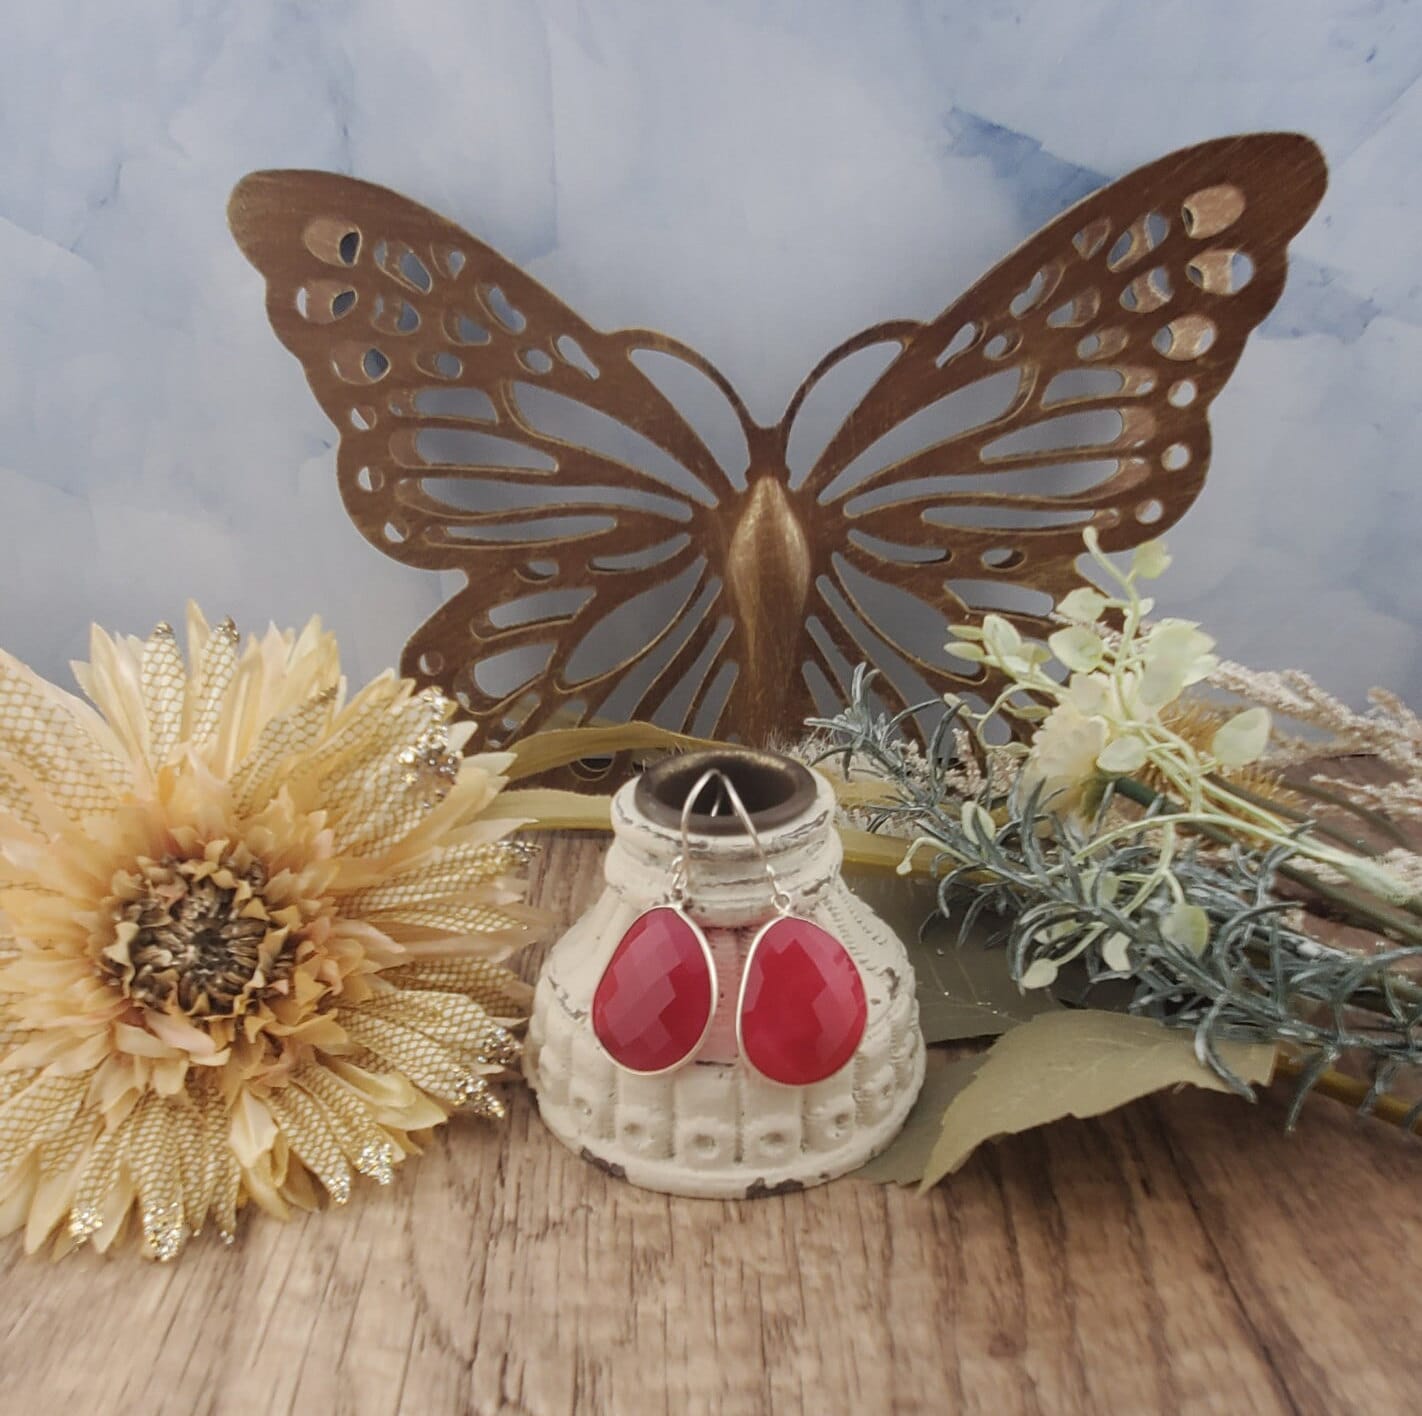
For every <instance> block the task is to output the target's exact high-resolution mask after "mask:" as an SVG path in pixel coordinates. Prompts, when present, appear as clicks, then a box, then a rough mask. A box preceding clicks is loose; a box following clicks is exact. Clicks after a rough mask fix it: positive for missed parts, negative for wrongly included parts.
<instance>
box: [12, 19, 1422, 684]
mask: <svg viewBox="0 0 1422 1416" xmlns="http://www.w3.org/2000/svg"><path fill="white" fill-rule="evenodd" d="M1419 76H1422V6H1418V5H1416V4H1409V3H1407V0H1357V3H1341V0H1331V3H1330V0H1272V3H1263V4H1253V5H1241V4H1239V3H1238V0H1154V3H1151V4H1140V3H1134V2H1133V3H1127V0H1037V3H1027V0H978V3H973V4H964V3H958V0H918V2H917V3H915V0H875V3H873V4H868V3H859V4H856V3H851V0H814V3H811V0H799V2H798V3H790V2H789V0H782V2H781V3H776V0H719V3H706V0H677V3H675V4H670V3H666V2H665V0H583V3H580V4H573V3H567V4H562V3H556V0H542V2H541V3H534V0H507V2H506V3H488V2H487V0H444V2H443V3H441V0H400V3H399V4H398V5H396V4H389V3H383V0H345V2H344V3H340V4H328V5H319V6H318V5H313V6H309V7H304V6H301V5H298V4H292V3H289V0H288V2H287V3H278V0H129V3H126V4H124V5H104V4H101V3H98V0H89V3H80V2H79V0H51V3H48V4H45V5H26V6H16V7H11V9H10V12H9V13H8V14H7V17H6V36H5V43H4V45H3V46H0V643H3V644H4V645H5V646H6V647H8V648H10V649H11V650H13V651H15V652H16V653H18V654H20V655H21V656H23V657H25V658H27V659H29V660H30V661H31V662H33V663H34V664H35V665H36V666H37V667H39V668H41V669H42V670H44V671H46V672H48V673H51V674H56V675H59V676H60V677H61V678H63V679H65V680H66V681H67V678H68V674H67V670H66V669H65V667H64V665H65V663H66V661H67V660H68V659H70V658H71V657H73V656H75V655H76V654H78V653H80V652H81V651H82V650H83V647H84V640H85V628H86V625H87V623H88V622H89V620H90V619H91V618H99V619H100V620H102V621H103V622H104V623H106V624H109V625H112V626H115V627H117V628H121V629H124V630H127V631H134V632H137V631H144V630H146V629H147V628H148V627H149V626H150V625H151V624H152V623H153V622H155V621H156V620H158V619H162V618H168V619H175V620H176V619H177V617H178V616H179V615H180V614H181V611H182V606H183V602H184V600H185V599H186V598H187V597H188V596H190V595H194V596H197V597H198V598H199V599H200V600H201V602H202V603H203V604H204V605H205V606H206V607H208V608H209V610H210V611H212V612H231V613H232V614H234V615H235V616H236V617H237V618H238V620H239V623H241V624H243V625H244V626H246V627H251V628H258V627H260V626H261V625H262V624H264V623H265V622H266V621H267V620H268V619H269V618H274V619H276V620H277V621H278V622H282V623H291V622H295V621H299V620H301V619H303V618H304V617H305V616H307V615H308V614H310V613H312V612H315V611H319V612H321V613H322V614H323V615H324V616H325V618H326V619H327V621H328V622H329V623H330V624H331V625H333V626H334V627H335V628H336V629H337V630H338V631H339V633H340V635H341V637H342V641H343V643H344V646H345V650H346V656H347V660H348V664H349V667H350V670H351V672H352V673H353V674H354V675H356V676H362V677H363V676H365V675H367V674H369V673H372V672H374V671H375V670H377V669H378V668H380V667H382V666H383V665H385V664H388V663H391V662H393V661H394V660H395V659H396V658H397V656H398V653H399V649H400V646H401V644H402V642H403V640H404V638H405V637H406V635H407V634H408V633H409V632H410V631H411V630H412V629H413V628H414V627H415V625H416V624H418V623H419V622H420V621H421V620H422V619H424V618H425V616H426V615H427V614H429V613H430V612H431V611H432V610H433V609H434V608H435V606H436V605H437V604H438V603H439V602H440V600H441V598H442V591H441V587H440V585H439V583H438V580H437V578H436V577H435V576H432V575H427V574H423V573H421V572H418V571H415V570H409V569H405V568H402V567H400V566H397V565H395V564H394V563H393V562H391V561H388V560H386V559H385V558H384V557H382V556H381V555H380V554H379V553H377V552H376V551H375V550H374V549H372V548H371V547H370V546H368V545H367V544H366V543H365V542H364V541H363V540H362V539H361V538H360V536H359V535H358V534H357V533H356V531H355V530H354V528H353V527H352V526H351V525H350V523H349V522H348V521H347V519H346V516H345V514H344V512H343V510H342V507H341V505H340V501H339V498H338V496H337V492H336V488H335V482H334V475H333V466H334V453H333V449H332V437H333V432H332V429H331V427H330V425H329V424H328V423H327V421H326V419H325V418H324V416H323V415H322V414H321V412H320V411H319V409H318V408H317V406H316V404H315V402H314V401H313V399H312V398H311V395H310V393H309V392H308V390H307V387H306V384H305V381H304V379H303V378H302V376H301V373H300V371H299V369H298V367H297V365H296V363H295V362H294V361H293V360H292V359H291V358H290V356H289V355H287V353H286V352H285V351H284V350H283V349H282V348H281V347H280V346H279V345H278V344H277V342H276V340H275V338H274V337H273V336H272V334H271V333H270V331H269V329H268V327H267V324H266V319H265V315H264V313H263V301H262V291H261V288H260V283H259V279H258V277H257V275H256V274H255V272H253V271H252V270H251V269H250V268H249V267H248V266H247V264H246V263H245V261H244V260H243V259H242V257H241V256H240V255H239V253H238V252H237V250H236V248H235V247H234V246H233V244H232V242H231V240H230V239H229V237H228V235H227V232H226V228H225V224H224V207H225V203H226V198H227V194H228V191H229V189H230V188H231V186H232V184H233V183H234V182H235V181H236V179H237V178H238V177H239V176H241V175H242V174H243V173H244V172H246V171H248V170H249V169H252V168H257V167H267V166H314V167H327V168H332V169H337V170H340V171H344V172H351V173H356V174H358V175H361V176H363V177H367V178H370V179H372V180H374V181H378V182H383V183H386V184H388V185H391V186H394V187H397V188H399V189H401V190H403V191H405V192H407V193H409V194H410V195H411V196H413V197H415V198H417V199H419V200H421V201H424V202H425V203H427V204H429V205H432V206H435V207H437V208H439V209H440V210H442V211H444V212H446V213H447V214H448V215H450V216H451V217H453V218H454V219H456V220H458V221H460V222H461V223H463V224H464V225H466V226H467V227H469V228H470V229H471V230H472V231H474V232H475V233H477V234H479V235H481V236H483V237H484V238H485V239H487V240H489V241H491V242H492V243H493V244H495V245H497V246H499V247H501V248H502V249H503V250H504V251H505V252H506V253H507V254H509V255H510V256H512V257H514V258H515V259H518V260H520V261H522V262H524V263H526V264H527V265H528V266H529V268H530V269H531V270H532V271H533V272H534V273H535V274H536V275H538V276H539V277H540V278H541V279H543V280H544V281H545V282H546V283H548V284H549V285H550V286H551V287H552V288H553V289H554V290H555V291H556V292H558V293H559V294H561V295H562V296H564V297H565V298H566V299H567V300H569V301H570V302H571V303H572V304H573V305H574V306H575V308H577V309H579V310H580V311H581V312H582V313H583V314H585V315H586V316H587V317H588V318H590V319H591V320H592V321H593V322H594V323H597V324H601V325H604V326H629V325H649V326H653V327H660V328H665V329H667V330H669V331H670V332H672V333H675V334H677V335H678V336H680V337H682V338H684V339H686V340H687V341H689V342H690V343H692V344H693V345H695V346H696V347H698V348H700V349H701V350H703V351H704V352H705V353H706V354H707V355H708V356H709V357H711V358H712V359H713V360H714V361H715V362H716V363H718V364H719V365H720V366H721V367H722V368H723V369H724V370H725V371H726V373H727V374H728V375H729V376H730V377H731V378H732V380H733V381H734V382H735V383H736V384H737V385H738V386H739V387H740V388H742V389H743V390H746V391H747V393H748V394H749V396H750V397H749V401H750V403H751V407H752V411H753V412H755V413H757V414H759V415H762V416H767V417H768V416H770V415H771V414H772V413H774V412H776V411H778V410H779V408H780V407H782V406H783V404H784V402H785V400H786V398H787V397H788V395H789V394H790V393H791V392H792V391H793V389H794V387H795V385H796V384H797V382H798V381H799V378H800V377H801V375H802V374H803V373H804V372H805V371H806V370H807V369H808V368H809V367H810V366H811V365H812V364H813V363H814V361H815V360H816V359H817V358H818V357H819V356H820V355H821V354H822V353H823V352H824V351H825V350H827V349H828V348H830V347H831V346H832V345H834V344H836V343H837V342H838V341H839V340H841V339H842V338H843V337H845V336H846V335H848V334H850V333H852V332H853V331H855V330H856V329H859V328H861V327H862V326H865V325H867V324H870V323H873V322H875V321H876V320H878V319H881V318H887V317H891V316H900V315H910V316H915V317H923V316H926V315H928V314H930V313H932V312H935V311H937V310H938V309H939V308H940V307H941V306H942V305H943V304H944V303H946V301H947V299H948V298H949V297H951V296H952V295H954V294H956V293H957V292H958V291H959V290H961V289H962V288H963V287H965V286H966V285H967V284H969V283H970V282H971V281H972V280H973V279H974V278H976V276H977V275H978V274H980V273H981V272H982V271H983V270H984V269H985V268H986V267H987V266H988V265H989V264H990V263H991V262H992V261H993V260H994V259H996V258H997V257H998V256H1000V255H1001V254H1003V253H1004V252H1005V251H1006V250H1007V249H1008V248H1009V247H1010V246H1011V245H1012V244H1014V243H1016V242H1017V241H1018V240H1019V239H1020V238H1021V237H1022V236H1024V235H1025V234H1027V233H1028V232H1029V231H1030V230H1032V229H1033V228H1034V227H1035V226H1037V225H1038V224H1039V223H1041V222H1042V221H1043V220H1045V219H1046V218H1048V217H1050V216H1051V215H1053V214H1054V213H1055V212H1057V211H1058V210H1060V209H1061V208H1062V207H1063V206H1065V205H1066V204H1068V203H1069V202H1070V201H1072V200H1074V199H1075V198H1076V197H1078V196H1080V195H1082V194H1083V193H1084V192H1086V191H1087V190H1089V189H1091V188H1092V187H1094V186H1095V185H1097V184H1099V183H1100V182H1102V181H1105V180H1107V179H1109V178H1111V177H1113V176H1115V175H1117V174H1119V173H1122V172H1124V171H1126V170H1127V169H1129V168H1131V167H1133V166H1136V165H1137V164H1139V163H1141V162H1144V161H1147V160H1149V159H1150V158H1152V157H1155V156H1157V155H1159V154H1160V153H1162V152H1164V151H1166V150H1168V149H1170V148H1174V147H1178V146H1181V145H1183V144H1186V143H1189V142H1192V141H1195V140H1198V139H1200V138H1203V137H1207V136H1212V135H1216V134H1221V133H1228V132H1235V131H1242V130H1248V129H1259V128H1293V129H1299V130H1302V131H1305V132H1308V133H1310V134H1312V135H1313V136H1314V137H1315V138H1317V139H1318V141H1319V142H1320V143H1321V145H1322V146H1323V148H1324V150H1325V152H1326V153H1327V156H1328V159H1329V161H1330V163H1331V166H1332V186H1331V189H1330V192H1329V195H1328V197H1327V198H1326V200H1325V202H1324V205H1323V207H1322V209H1321V210H1320V212H1319V214H1318V215H1317V216H1316V218H1315V219H1314V221H1313V222H1312V224H1311V225H1310V226H1309V227H1308V228H1307V229H1306V230H1305V231H1304V233H1303V235H1302V237H1301V238H1300V239H1299V241H1298V242H1297V243H1296V245H1295V247H1294V250H1295V253H1296V261H1295V265H1294V270H1293V274H1292V276H1291V280H1290V285H1289V289H1288V291H1287V293H1286V294H1285V297H1284V300H1283V302H1282V303H1281V305H1280V306H1279V308H1278V309H1277V310H1276V311H1275V312H1274V314H1273V316H1272V317H1271V319H1270V320H1269V322H1268V324H1267V325H1266V326H1265V327H1264V329H1263V331H1262V332H1261V333H1260V334H1259V335H1256V337H1255V338H1254V340H1253V341H1252V342H1251V345H1250V347H1249V349H1248V350H1247V352H1246V354H1245V357H1244V360H1243V363H1242V364H1241V366H1240V369H1239V371H1238V373H1237V374H1236V376H1235V378H1234V380H1233V382H1232V384H1231V385H1230V387H1229V388H1228V389H1227V390H1226V392H1225V393H1224V394H1223V395H1222V396H1221V398H1220V399H1219V401H1218V402H1217V404H1216V405H1215V417H1214V423H1215V461H1214V467H1213V470H1212V473H1211V477H1210V485H1209V486H1207V488H1206V491H1205V493H1204V495H1203V497H1202V498H1201V500H1200V501H1199V502H1198V503H1197V504H1196V506H1195V507H1194V509H1193V510H1192V511H1191V512H1190V513H1189V515H1188V516H1187V517H1186V519H1185V521H1184V522H1183V523H1182V524H1181V526H1180V527H1178V528H1177V529H1176V530H1175V532H1174V533H1173V534H1172V537H1171V539H1172V542H1173V545H1174V547H1175V549H1176V550H1177V552H1178V559H1177V565H1176V568H1175V569H1174V570H1173V571H1172V572H1171V575H1170V577H1169V578H1168V579H1167V580H1166V581H1165V582H1163V584H1162V587H1161V603H1162V609H1164V610H1166V611H1168V612H1171V613H1176V614H1188V615H1191V616H1194V617H1198V618H1202V619H1205V620H1206V621H1208V622H1209V623H1210V625H1211V626H1212V627H1213V628H1214V629H1215V630H1216V632H1217V633H1218V634H1219V636H1220V638H1221V640H1222V642H1223V647H1224V649H1225V650H1226V651H1227V652H1229V653H1230V654H1232V655H1234V656H1237V657H1241V658H1244V659H1246V660H1248V661H1250V662H1253V663H1255V664H1258V665H1260V666H1266V665H1278V664H1292V665H1298V666H1300V667H1304V668H1306V669H1309V670H1310V671H1313V672H1315V673H1316V674H1317V675H1318V676H1319V677H1320V678H1321V679H1322V680H1323V681H1325V682H1326V683H1327V684H1329V685H1331V686H1332V687H1334V688H1335V689H1337V690H1339V691H1340V692H1343V693H1345V694H1346V695H1347V696H1349V697H1350V698H1353V699H1358V698H1360V697H1361V695H1362V693H1363V692H1364V690H1365V689H1366V687H1367V685H1368V684H1369V683H1371V682H1373V681H1377V680H1381V681H1384V682H1387V683H1390V684H1391V685H1393V686H1395V687H1397V688H1399V689H1401V690H1402V691H1404V692H1406V693H1408V694H1409V695H1411V696H1412V698H1413V699H1414V700H1416V699H1417V698H1419V697H1422V657H1419V635H1418V627H1419V622H1422V575H1419V574H1418V571H1417V565H1416V560H1415V556H1416V549H1417V542H1418V533H1419V530H1422V491H1419V487H1422V478H1419V475H1418V455H1417V444H1418V431H1419V430H1418V413H1417V409H1418V406H1419V398H1418V394H1419V390H1422V281H1419V278H1418V274H1417V272H1418V270H1419V263H1418V261H1419V253H1422V192H1420V191H1419V178H1418V171H1419V158H1422V85H1419V84H1418V82H1417V81H1418V78H1419Z"/></svg>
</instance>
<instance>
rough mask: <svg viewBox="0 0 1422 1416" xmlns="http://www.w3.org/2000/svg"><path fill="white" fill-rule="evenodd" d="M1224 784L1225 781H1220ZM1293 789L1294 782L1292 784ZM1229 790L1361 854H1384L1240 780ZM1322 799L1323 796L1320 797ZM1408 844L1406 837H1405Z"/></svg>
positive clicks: (1340, 800)
mask: <svg viewBox="0 0 1422 1416" xmlns="http://www.w3.org/2000/svg"><path fill="white" fill-rule="evenodd" d="M1220 785H1221V786H1223V785H1224V784H1223V783H1220ZM1290 789H1291V790H1292V784H1290ZM1229 790H1230V791H1231V792H1232V793H1233V794H1234V795H1235V796H1237V797H1239V798H1240V799H1241V800H1243V801H1247V802H1250V803H1252V804H1253V805H1254V806H1259V807H1264V808H1265V809H1267V810H1269V811H1273V812H1275V813H1277V814H1278V815H1279V816H1283V817H1287V818H1288V819H1289V820H1290V821H1294V822H1297V823H1298V824H1299V825H1305V824H1306V825H1307V826H1308V828H1309V829H1310V830H1311V831H1313V832H1315V833H1316V834H1317V835H1320V836H1327V837H1328V838H1329V840H1331V841H1337V842H1338V844H1339V845H1340V846H1348V847H1349V848H1350V849H1352V850H1355V851H1357V852H1358V854H1359V855H1365V856H1373V857H1377V856H1380V855H1381V854H1382V852H1381V851H1380V850H1378V849H1377V847H1376V846H1373V845H1370V844H1369V843H1368V842H1367V841H1364V840H1361V839H1360V838H1358V837H1356V836H1349V835H1348V834H1347V833H1346V832H1343V831H1338V830H1335V829H1334V828H1333V827H1332V826H1329V825H1326V824H1325V823H1324V822H1322V821H1317V820H1315V819H1314V818H1313V817H1312V816H1310V815H1309V814H1308V813H1307V812H1304V811H1299V810H1297V809H1296V808H1295V807H1292V806H1286V805H1285V804H1284V803H1283V802H1279V801H1271V800H1270V799H1269V798H1268V797H1263V796H1260V795H1259V794H1258V793H1257V792H1252V791H1250V790H1249V788H1248V787H1245V786H1241V785H1240V784H1239V783H1238V782H1230V783H1229ZM1320 799H1321V798H1320ZM1336 802H1337V804H1339V805H1344V804H1345V803H1344V802H1343V799H1342V798H1341V797H1339V798H1336ZM1403 844H1404V845H1405V844H1406V838H1405V837H1404V838H1403Z"/></svg>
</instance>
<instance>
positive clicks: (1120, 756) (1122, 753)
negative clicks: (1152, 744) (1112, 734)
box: [1096, 737, 1146, 777]
mask: <svg viewBox="0 0 1422 1416" xmlns="http://www.w3.org/2000/svg"><path fill="white" fill-rule="evenodd" d="M1145 760H1146V750H1145V744H1144V743H1143V742H1142V741H1141V740H1140V738H1137V737H1118V738H1115V739H1114V740H1113V741H1111V742H1108V743H1107V744H1106V746H1105V747H1104V748H1102V749H1101V751H1100V753H1098V754H1097V757H1096V765H1097V766H1098V767H1099V768H1100V769H1101V770H1102V771H1103V772H1107V773H1109V774H1110V775H1111V776H1113V777H1120V776H1122V775H1124V774H1125V773H1127V772H1137V771H1139V770H1140V769H1141V768H1142V767H1144V766H1145Z"/></svg>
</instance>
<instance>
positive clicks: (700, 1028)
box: [592, 905, 715, 1072]
mask: <svg viewBox="0 0 1422 1416" xmlns="http://www.w3.org/2000/svg"><path fill="white" fill-rule="evenodd" d="M713 982H714V981H713V978H712V974H711V968H710V965H709V964H708V963H707V960H706V955H705V953H704V952H703V950H702V947H701V940H700V939H699V938H698V937H697V933H696V930H695V929H693V928H692V926H691V923H690V922H689V921H688V920H687V918H686V917H685V916H684V915H683V914H682V913H681V912H680V911H679V910H675V909H672V908H671V907H670V906H669V905H664V906H659V907H658V908H656V909H653V910H647V911H646V912H645V913H644V914H640V915H638V916H637V918H636V919H634V920H633V921H632V923H631V925H630V926H629V927H628V930H627V933H626V934H624V935H623V936H622V940H621V942H620V943H619V944H618V946H617V948H616V949H614V950H613V952H612V958H611V959H609V960H608V963H607V967H606V968H605V969H604V970H603V974H602V977H601V978H600V979H599V980H598V985H597V991H596V992H595V993H594V994H593V1005H592V1025H593V1032H594V1033H595V1034H596V1035H597V1040H598V1041H599V1042H600V1043H601V1044H602V1046H603V1048H604V1049H605V1051H606V1052H607V1054H608V1056H609V1057H611V1058H612V1060H613V1061H614V1062H617V1063H618V1064H620V1065H621V1066H623V1067H626V1068H627V1069H628V1070H629V1071H632V1072H661V1071H665V1070H666V1068H668V1067H675V1066H676V1064H677V1063H678V1062H682V1061H684V1060H685V1059H686V1058H687V1057H688V1056H689V1055H690V1053H691V1052H692V1050H693V1049H694V1048H695V1047H696V1044H697V1043H698V1042H700V1041H701V1035H702V1033H704V1032H705V1031H706V1024H707V1022H708V1021H709V1019H710V1017H711V1010H712V1008H713V1007H714V1006H715V999H714V997H713Z"/></svg>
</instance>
